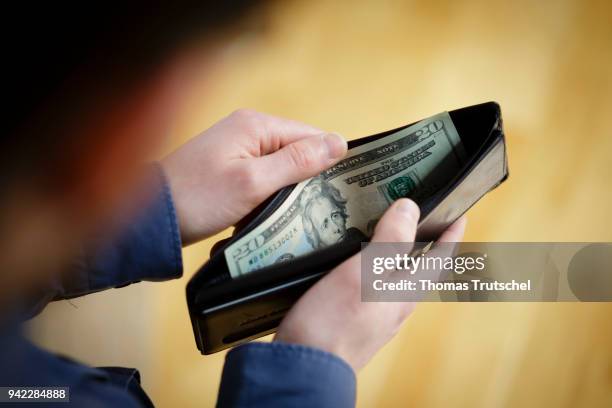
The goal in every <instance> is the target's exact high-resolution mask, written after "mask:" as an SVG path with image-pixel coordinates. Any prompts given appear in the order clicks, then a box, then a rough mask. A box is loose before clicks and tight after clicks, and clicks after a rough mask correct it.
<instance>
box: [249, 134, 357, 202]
mask: <svg viewBox="0 0 612 408" xmlns="http://www.w3.org/2000/svg"><path fill="white" fill-rule="evenodd" d="M346 151H347V145H346V140H344V138H343V137H342V136H340V135H338V134H336V133H323V134H320V135H316V136H311V137H306V138H303V139H300V140H297V141H295V142H293V143H290V144H287V145H285V146H283V147H282V148H281V149H279V150H277V151H276V152H274V153H271V154H268V155H265V156H263V157H258V158H256V159H254V160H255V163H256V164H255V165H254V166H255V167H256V171H257V173H258V174H264V175H265V179H266V188H267V189H268V190H269V191H268V193H270V194H271V193H273V192H274V191H276V190H278V189H280V188H281V187H285V186H287V185H290V184H293V183H298V182H300V181H303V180H306V179H307V178H309V177H313V176H316V175H317V174H319V173H321V172H322V171H323V170H325V169H327V168H329V167H331V166H332V165H333V164H334V163H336V162H337V161H338V160H340V159H341V158H342V157H344V155H345V154H346Z"/></svg>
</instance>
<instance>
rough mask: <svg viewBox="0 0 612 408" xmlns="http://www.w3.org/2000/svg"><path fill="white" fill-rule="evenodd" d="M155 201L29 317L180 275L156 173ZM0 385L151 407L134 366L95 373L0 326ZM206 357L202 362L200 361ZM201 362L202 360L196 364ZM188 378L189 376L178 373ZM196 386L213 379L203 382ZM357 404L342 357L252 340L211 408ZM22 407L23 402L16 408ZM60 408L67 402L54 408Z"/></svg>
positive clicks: (164, 191) (173, 230) (230, 357)
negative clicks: (61, 390) (60, 389)
mask: <svg viewBox="0 0 612 408" xmlns="http://www.w3.org/2000/svg"><path fill="white" fill-rule="evenodd" d="M156 172H157V174H158V177H157V179H158V186H157V187H158V190H157V192H156V199H155V200H154V201H153V202H152V203H150V205H148V206H147V208H145V209H143V211H142V212H141V213H140V214H139V216H138V217H136V218H134V217H129V218H125V219H123V220H121V219H120V220H119V222H121V223H122V230H123V231H122V233H121V234H120V236H118V237H117V238H116V239H114V240H113V241H112V242H104V243H99V245H97V248H96V250H94V251H88V253H85V254H84V255H83V256H82V257H81V258H80V259H79V260H78V262H75V264H74V265H73V270H72V271H70V272H71V273H69V274H67V275H66V276H65V277H64V278H62V279H59V278H58V279H57V280H55V281H53V282H51V283H50V284H49V285H47V286H45V287H44V290H41V293H40V294H39V295H38V296H36V299H35V302H34V303H33V304H31V305H28V306H29V307H28V309H29V314H30V315H32V314H35V313H37V312H39V311H40V310H42V309H43V308H44V306H45V305H46V304H47V303H48V302H49V301H52V300H59V299H67V298H71V297H75V296H82V295H85V294H88V293H92V292H96V291H100V290H104V289H108V288H118V287H122V286H126V285H129V284H132V283H136V282H139V281H142V280H146V281H161V280H166V279H174V278H179V277H181V275H182V269H183V265H182V258H181V241H180V233H179V229H178V223H177V218H176V213H175V211H174V205H173V203H172V197H171V194H170V190H169V188H168V185H167V183H166V182H165V180H164V177H163V174H162V172H161V169H159V168H158V167H156ZM0 330H1V331H0V362H1V364H0V386H64V387H66V386H67V387H70V401H71V404H70V405H72V406H86V407H96V406H100V407H106V406H113V407H142V406H152V405H153V404H152V402H151V400H150V399H149V398H148V397H147V394H146V392H145V391H144V390H143V389H142V388H141V386H140V374H139V373H138V371H137V370H136V369H133V368H121V367H99V368H93V367H88V366H86V365H83V364H80V363H78V362H76V361H73V360H71V359H69V358H66V357H63V356H58V355H55V354H53V353H50V352H47V351H45V350H42V349H40V348H39V347H37V346H35V345H33V344H32V343H30V342H29V341H28V340H26V339H25V338H24V337H23V336H22V335H21V333H20V329H19V327H18V325H17V324H14V322H13V324H9V323H7V322H4V323H3V324H2V326H1V327H0ZM205 358H206V357H202V359H205ZM202 363H203V364H204V361H202ZM184 375H185V376H189V375H190V373H184ZM201 381H216V379H215V378H209V379H207V378H202V379H201ZM354 404H355V375H354V373H353V370H352V369H351V368H350V366H349V365H348V364H347V363H345V362H344V361H343V360H341V359H340V358H338V357H336V356H334V355H332V354H330V353H327V352H324V351H321V350H317V349H314V348H309V347H305V346H300V345H293V344H283V343H261V342H254V343H250V344H245V345H242V346H239V347H236V348H235V349H233V350H231V351H230V352H229V353H228V354H227V357H226V361H225V367H224V369H223V375H222V379H221V386H220V389H219V397H218V402H217V405H218V406H221V407H226V406H227V407H260V406H261V407H285V406H291V407H299V406H308V407H310V406H316V407H348V406H354ZM20 406H21V405H20ZM58 406H62V407H65V406H66V404H62V403H58Z"/></svg>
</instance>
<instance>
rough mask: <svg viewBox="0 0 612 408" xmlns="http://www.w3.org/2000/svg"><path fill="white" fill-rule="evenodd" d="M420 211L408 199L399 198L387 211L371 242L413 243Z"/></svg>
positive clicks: (379, 222)
mask: <svg viewBox="0 0 612 408" xmlns="http://www.w3.org/2000/svg"><path fill="white" fill-rule="evenodd" d="M419 216H420V210H419V207H418V206H417V205H416V203H415V202H414V201H412V200H410V199H408V198H400V199H399V200H397V201H396V202H394V203H393V205H391V207H389V209H387V211H386V212H385V214H384V215H383V216H382V218H381V219H380V221H378V224H377V225H376V229H375V230H374V236H373V237H372V242H414V237H415V236H416V230H417V224H418V222H419Z"/></svg>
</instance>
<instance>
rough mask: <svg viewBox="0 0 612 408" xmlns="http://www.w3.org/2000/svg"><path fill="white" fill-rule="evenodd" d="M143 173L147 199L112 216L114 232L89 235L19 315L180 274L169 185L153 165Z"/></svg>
mask: <svg viewBox="0 0 612 408" xmlns="http://www.w3.org/2000/svg"><path fill="white" fill-rule="evenodd" d="M149 175H150V176H151V177H149V179H150V181H151V183H152V188H153V190H152V195H151V197H152V198H153V199H152V200H149V201H148V202H147V203H145V205H144V206H142V205H141V206H140V207H139V208H138V211H137V213H135V212H134V211H131V212H129V211H126V212H125V213H121V214H116V215H115V219H114V220H113V224H114V225H116V226H117V230H118V234H116V235H114V236H113V237H98V238H97V239H95V240H94V245H89V246H88V248H90V249H86V250H83V253H82V254H81V256H78V257H77V258H76V259H75V260H74V261H73V264H72V265H71V268H70V270H69V271H66V272H67V273H65V274H63V275H62V276H61V277H55V278H54V279H53V280H52V281H51V282H48V283H47V284H46V285H44V287H42V288H41V290H40V291H39V292H38V293H35V294H33V296H32V298H31V299H30V302H28V305H27V306H26V312H25V315H26V316H25V317H28V316H29V317H31V316H33V315H35V314H37V313H39V312H40V311H41V310H42V309H43V308H44V307H45V306H46V304H47V303H48V302H49V301H52V300H61V299H68V298H72V297H76V296H82V295H86V294H88V293H92V292H97V291H100V290H104V289H108V288H117V287H122V286H126V285H129V284H131V283H135V282H139V281H143V280H146V281H162V280H168V279H173V278H179V277H181V276H182V273H183V263H182V257H181V236H180V231H179V227H178V220H177V216H176V212H175V209H174V203H173V202H172V196H171V194H170V188H169V186H168V183H167V181H166V178H165V175H164V173H163V170H162V169H161V167H160V166H159V165H157V164H154V165H151V168H150V173H149Z"/></svg>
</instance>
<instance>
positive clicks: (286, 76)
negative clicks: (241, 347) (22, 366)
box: [32, 0, 612, 407]
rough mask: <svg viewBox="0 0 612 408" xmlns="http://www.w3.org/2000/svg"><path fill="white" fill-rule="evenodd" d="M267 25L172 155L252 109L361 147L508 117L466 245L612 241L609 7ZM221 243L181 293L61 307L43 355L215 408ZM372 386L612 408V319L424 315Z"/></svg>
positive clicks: (364, 10) (568, 309) (319, 10)
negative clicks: (202, 274)
mask: <svg viewBox="0 0 612 408" xmlns="http://www.w3.org/2000/svg"><path fill="white" fill-rule="evenodd" d="M258 21H259V23H257V24H254V25H253V26H252V27H251V29H250V30H249V31H248V32H245V33H243V34H242V35H241V36H239V37H237V38H236V39H235V40H234V41H233V43H232V44H231V46H229V47H228V48H227V49H226V50H225V51H224V53H223V57H222V60H221V61H220V62H219V64H218V66H217V67H216V69H215V71H214V72H213V73H212V74H210V73H209V75H207V76H204V75H202V79H201V81H200V82H198V84H196V85H195V86H194V87H193V89H192V92H191V95H190V97H189V100H188V103H187V108H186V109H184V110H183V111H182V112H181V114H180V120H179V121H178V122H177V124H176V126H175V127H174V129H173V132H172V142H171V143H170V144H171V146H168V148H171V147H175V146H178V145H179V144H180V143H182V142H183V141H185V140H187V139H188V138H189V137H191V136H193V135H195V134H197V133H199V132H200V131H201V130H203V129H205V128H207V127H209V126H210V125H211V124H212V123H214V122H215V121H216V120H218V119H219V118H221V117H223V116H225V115H226V114H227V113H229V112H231V111H232V110H234V109H236V108H239V107H250V108H254V109H258V110H261V111H265V112H269V113H273V114H276V115H279V116H285V117H290V118H294V119H297V120H301V121H304V122H308V123H311V124H314V125H316V126H319V127H321V128H323V129H328V130H332V131H338V132H340V133H342V134H343V135H345V136H346V137H347V138H356V137H360V136H364V135H367V134H370V133H374V132H378V131H381V130H386V129H390V128H393V127H396V126H399V125H403V124H405V123H408V122H411V121H414V120H418V119H421V118H424V117H427V116H430V115H432V114H434V113H437V112H439V111H442V110H450V109H454V108H458V107H462V106H465V105H470V104H475V103H479V102H484V101H488V100H495V101H498V102H499V103H500V104H501V106H502V109H503V114H504V118H505V126H506V133H507V138H508V149H509V151H508V155H509V163H510V179H509V181H508V182H507V183H505V184H504V185H503V186H502V187H501V188H499V189H498V190H496V191H495V192H494V193H493V194H491V195H489V196H487V197H486V199H484V200H483V201H481V202H480V203H479V204H478V205H477V206H476V207H474V208H473V209H472V210H471V211H470V213H469V219H470V222H469V225H468V230H467V236H466V240H471V241H612V215H611V209H612V208H611V207H612V188H611V180H612V130H611V129H612V127H611V125H610V122H611V121H612V3H610V2H605V1H601V2H597V1H580V0H560V1H531V2H529V1H507V0H506V1H490V0H489V1H477V0H473V1H448V2H443V1H425V0H423V1H375V0H372V1H356V0H355V1H343V0H335V1H334V0H329V1H325V0H310V1H283V2H276V3H274V4H273V5H272V6H271V7H269V8H267V9H262V10H261V11H260V15H259V19H258ZM225 234H227V232H226V233H225ZM222 235H223V234H222ZM217 239H219V237H213V238H211V239H209V240H207V241H205V242H203V243H200V244H197V245H194V246H191V247H189V248H187V249H186V250H185V251H184V263H185V277H184V278H183V279H181V280H178V281H173V282H167V283H156V284H153V283H143V284H139V285H132V286H130V287H128V288H123V289H121V290H111V291H107V292H104V293H100V294H96V295H92V296H88V297H86V298H81V299H76V300H73V301H72V303H73V305H71V304H69V303H68V302H60V303H56V304H53V305H51V306H50V307H49V308H48V309H47V310H46V311H45V312H44V313H43V314H42V315H41V316H40V317H38V318H37V319H36V320H35V321H34V322H33V325H32V336H33V338H34V339H35V340H36V341H37V342H38V343H40V344H43V345H45V346H47V347H49V348H51V349H53V350H57V351H61V352H63V353H66V354H69V355H72V356H74V357H76V358H79V359H81V360H83V361H85V362H87V363H90V364H96V365H128V366H135V367H138V368H140V369H141V372H142V376H143V382H144V385H145V388H146V389H147V390H148V391H149V393H150V394H151V396H152V397H153V399H154V401H156V403H157V404H158V406H161V407H171V406H181V407H190V406H194V407H195V406H213V405H214V402H215V400H216V394H217V387H218V383H219V378H220V373H221V368H222V364H223V359H224V353H219V354H216V355H213V356H206V357H203V356H201V355H199V353H198V352H197V350H196V347H195V344H194V340H193V334H192V330H191V326H190V324H189V320H188V315H187V310H186V305H185V300H184V287H185V284H186V281H187V279H188V277H189V276H191V275H192V274H193V272H194V271H195V270H196V269H197V268H198V266H199V265H201V264H202V263H203V262H204V261H206V259H207V257H208V251H209V248H210V246H211V244H212V243H213V242H214V241H216V240H217ZM279 381H282V378H279ZM358 382H359V383H358V405H359V406H361V407H370V406H384V407H394V406H397V407H399V406H411V407H449V406H453V407H518V406H520V407H542V406H546V407H610V406H612V304H569V303H565V304H518V303H517V304H422V305H420V306H419V307H418V308H417V310H416V312H415V313H414V315H413V316H412V317H411V318H410V319H409V320H408V322H407V323H406V324H405V326H404V327H403V329H402V330H401V332H400V333H399V334H398V336H397V337H396V338H395V339H394V340H393V341H392V342H391V343H390V344H389V345H387V346H386V347H385V348H384V349H383V350H382V351H381V352H380V353H379V354H378V355H377V356H376V357H375V358H374V360H373V361H372V362H371V363H370V364H369V365H368V366H367V367H366V368H365V369H364V370H363V371H362V372H361V373H360V374H359V376H358Z"/></svg>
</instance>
